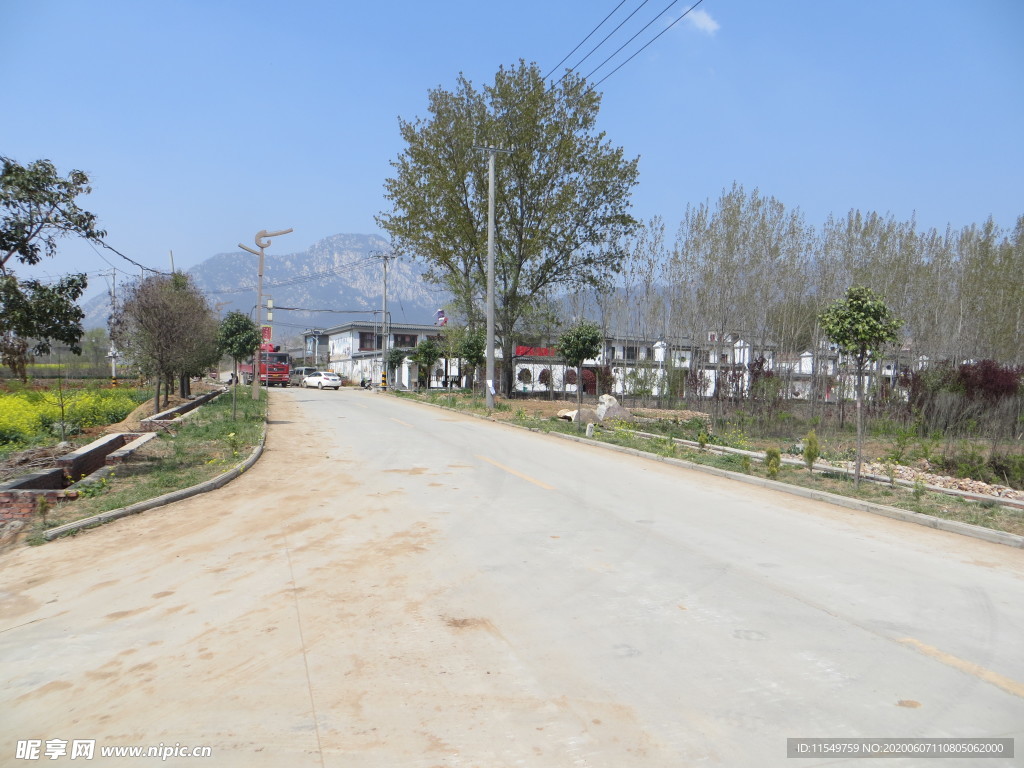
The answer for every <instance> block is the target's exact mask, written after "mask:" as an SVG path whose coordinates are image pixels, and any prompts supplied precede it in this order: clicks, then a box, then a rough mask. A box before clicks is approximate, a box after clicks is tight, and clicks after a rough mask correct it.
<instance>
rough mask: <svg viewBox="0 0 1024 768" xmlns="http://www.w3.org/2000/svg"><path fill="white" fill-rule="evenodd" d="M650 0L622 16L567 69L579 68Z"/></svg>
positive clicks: (563, 76)
mask: <svg viewBox="0 0 1024 768" xmlns="http://www.w3.org/2000/svg"><path fill="white" fill-rule="evenodd" d="M650 1H651V0H644V1H643V2H642V3H640V5H638V6H637V7H636V8H634V9H633V12H632V13H631V14H629V16H627V17H626V18H624V19H623V20H622V21H620V22H619V25H618V26H617V27H615V29H613V30H612V31H611V32H609V33H608V34H607V35H605V36H604V39H603V40H601V42H599V43H598V44H597V45H595V46H594V47H593V48H591V49H590V52H589V53H587V55H586V56H584V57H583V58H582V59H580V60H579V61H577V62H576V64H575V66H573V67H570V68H569V71H575V70H577V69H579V67H580V65H581V64H582V63H583V62H584V61H586V60H587V59H589V58H590V57H591V56H592V55H593V53H594V51H596V50H597V49H598V48H600V47H601V46H602V45H604V44H605V43H606V42H608V38H610V37H611V36H612V35H614V34H615V33H616V32H618V31H619V30H620V29H622V26H623V25H624V24H625V23H626V22H627V21H629V20H630V19H632V18H633V17H634V16H636V14H637V12H638V11H639V10H640V9H641V8H643V7H644V6H645V5H647V3H649V2H650ZM568 74H569V73H568V72H566V74H565V75H562V77H561V78H560V79H559V80H558V82H559V83H560V82H562V80H564V79H565V78H566V76H567V75H568ZM557 84H558V83H556V85H557Z"/></svg>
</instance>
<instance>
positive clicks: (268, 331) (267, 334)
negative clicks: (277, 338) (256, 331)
mask: <svg viewBox="0 0 1024 768" xmlns="http://www.w3.org/2000/svg"><path fill="white" fill-rule="evenodd" d="M262 330H263V340H264V341H272V340H273V338H274V332H273V329H272V328H271V327H270V326H269V325H264V326H263V328H262Z"/></svg>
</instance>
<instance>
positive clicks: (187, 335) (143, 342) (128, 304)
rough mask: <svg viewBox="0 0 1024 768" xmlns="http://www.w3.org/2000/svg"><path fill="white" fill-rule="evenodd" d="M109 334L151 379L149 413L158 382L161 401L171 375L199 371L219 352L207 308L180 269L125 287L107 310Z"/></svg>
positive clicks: (156, 404) (155, 405)
mask: <svg viewBox="0 0 1024 768" xmlns="http://www.w3.org/2000/svg"><path fill="white" fill-rule="evenodd" d="M110 336H111V338H112V339H113V340H114V343H115V344H116V345H117V347H118V349H120V350H122V354H123V355H124V356H125V357H126V358H127V360H128V361H129V362H130V363H131V364H133V365H135V366H136V367H137V368H138V370H139V372H140V373H142V374H143V375H148V376H152V377H154V378H155V379H156V392H155V394H154V398H153V410H154V413H156V412H157V411H159V410H160V390H161V385H163V386H164V387H165V389H164V402H165V403H166V402H167V399H168V396H169V394H170V388H171V387H173V382H174V379H175V376H178V375H192V374H194V373H195V372H197V371H202V370H203V369H204V368H206V367H207V366H209V365H212V364H213V363H214V362H216V360H217V358H218V356H219V354H220V352H219V345H218V324H217V321H216V318H215V317H214V315H213V311H212V310H211V309H210V306H209V304H207V302H206V299H205V298H204V297H203V295H202V294H201V293H200V292H199V290H198V289H197V288H196V287H195V285H193V284H192V282H191V280H189V278H188V277H187V276H186V275H184V274H182V273H180V272H176V273H174V274H172V275H154V276H152V277H147V278H144V279H142V280H139V281H138V282H136V283H135V284H133V285H132V286H130V287H129V288H128V291H127V294H126V296H125V299H124V303H123V304H122V305H121V306H120V307H117V308H115V310H114V312H113V313H112V314H111V318H110Z"/></svg>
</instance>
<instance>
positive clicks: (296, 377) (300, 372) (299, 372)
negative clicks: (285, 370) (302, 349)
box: [288, 365, 316, 386]
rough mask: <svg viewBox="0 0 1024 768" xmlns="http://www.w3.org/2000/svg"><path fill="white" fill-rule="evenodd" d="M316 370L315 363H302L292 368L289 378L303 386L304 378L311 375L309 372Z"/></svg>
mask: <svg viewBox="0 0 1024 768" xmlns="http://www.w3.org/2000/svg"><path fill="white" fill-rule="evenodd" d="M315 372H316V366H315V365H302V366H299V367H298V368H292V375H291V376H289V377H288V378H289V379H290V380H291V382H292V384H296V385H298V386H302V380H303V379H304V378H306V377H307V376H309V374H311V373H315Z"/></svg>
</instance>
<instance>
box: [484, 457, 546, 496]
mask: <svg viewBox="0 0 1024 768" xmlns="http://www.w3.org/2000/svg"><path fill="white" fill-rule="evenodd" d="M477 458H478V459H482V460H483V461H486V462H487V463H488V464H492V465H494V466H495V467H497V468H498V469H503V470H505V471H506V472H508V473H509V474H510V475H515V476H516V477H518V478H520V479H521V480H525V481H526V482H528V483H533V484H534V485H536V486H539V487H540V488H543V489H544V490H545V491H553V490H555V486H553V485H548V484H547V483H545V482H543V481H542V480H536V479H534V478H532V477H530V476H529V475H524V474H523V473H522V472H516V470H514V469H512V468H510V467H506V466H505V465H504V464H499V463H498V462H496V461H495V460H494V459H489V458H487V457H486V456H479V455H478V456H477Z"/></svg>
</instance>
